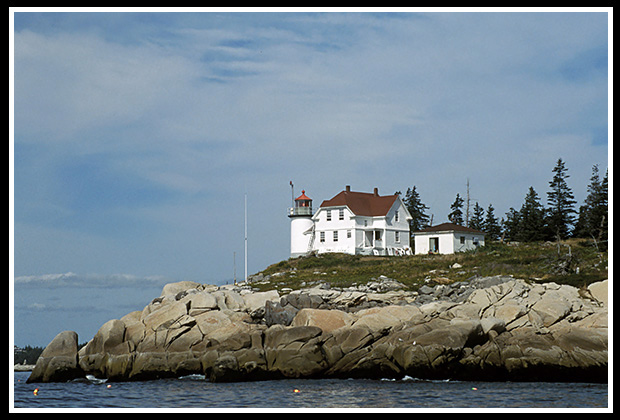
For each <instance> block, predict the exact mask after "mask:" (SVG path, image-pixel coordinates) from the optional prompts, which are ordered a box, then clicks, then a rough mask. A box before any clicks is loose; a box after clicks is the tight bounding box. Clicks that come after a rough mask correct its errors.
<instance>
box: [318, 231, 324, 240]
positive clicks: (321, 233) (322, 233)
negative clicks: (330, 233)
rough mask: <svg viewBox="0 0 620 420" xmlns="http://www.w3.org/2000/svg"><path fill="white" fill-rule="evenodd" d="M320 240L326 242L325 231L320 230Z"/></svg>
mask: <svg viewBox="0 0 620 420" xmlns="http://www.w3.org/2000/svg"><path fill="white" fill-rule="evenodd" d="M319 241H321V242H325V232H320V233H319Z"/></svg>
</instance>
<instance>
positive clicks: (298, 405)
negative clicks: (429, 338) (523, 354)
mask: <svg viewBox="0 0 620 420" xmlns="http://www.w3.org/2000/svg"><path fill="white" fill-rule="evenodd" d="M29 375H30V373H29V372H15V373H14V385H13V407H14V408H18V409H19V408H28V409H42V408H57V409H64V408H89V409H98V408H102V409H106V408H108V409H109V408H117V409H125V408H126V409H132V408H133V409H157V408H187V409H195V410H199V409H248V408H249V409H258V408H261V409H263V408H266V409H269V408H271V409H335V408H338V409H357V408H360V409H370V408H377V409H378V408H393V409H416V408H417V409H522V408H530V409H546V408H551V409H560V408H582V409H603V410H600V411H605V409H607V408H608V385H607V384H589V383H550V382H536V383H533V382H524V383H520V382H464V381H426V380H417V379H414V378H409V377H405V378H403V379H400V380H370V379H302V380H295V379H287V380H274V381H261V382H241V383H211V382H208V381H205V379H204V377H203V376H201V375H192V376H187V377H183V378H179V379H162V380H156V381H144V382H122V383H116V382H115V383H106V381H104V380H97V379H94V378H91V379H88V380H87V379H82V380H74V381H71V382H66V383H49V384H27V383H26V380H27V379H28V376H29ZM35 388H38V391H37V395H35V393H34V390H35ZM16 411H18V410H16Z"/></svg>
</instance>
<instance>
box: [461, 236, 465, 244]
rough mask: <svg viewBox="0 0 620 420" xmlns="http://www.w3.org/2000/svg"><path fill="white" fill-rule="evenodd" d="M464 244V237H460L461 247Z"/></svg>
mask: <svg viewBox="0 0 620 420" xmlns="http://www.w3.org/2000/svg"><path fill="white" fill-rule="evenodd" d="M464 243H465V237H464V236H461V245H463V244H464Z"/></svg>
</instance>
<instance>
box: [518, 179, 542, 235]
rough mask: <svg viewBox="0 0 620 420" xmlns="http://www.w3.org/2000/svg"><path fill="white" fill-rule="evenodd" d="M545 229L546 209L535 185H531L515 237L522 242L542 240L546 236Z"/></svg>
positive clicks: (520, 214)
mask: <svg viewBox="0 0 620 420" xmlns="http://www.w3.org/2000/svg"><path fill="white" fill-rule="evenodd" d="M544 229H545V210H544V208H543V207H542V205H541V204H540V202H539V198H538V194H537V193H536V191H535V190H534V187H530V189H529V191H528V193H527V195H526V196H525V202H524V203H523V206H521V210H520V211H519V222H518V225H517V229H516V235H515V238H514V239H516V240H517V241H522V242H531V241H540V240H543V239H544V238H545V232H544Z"/></svg>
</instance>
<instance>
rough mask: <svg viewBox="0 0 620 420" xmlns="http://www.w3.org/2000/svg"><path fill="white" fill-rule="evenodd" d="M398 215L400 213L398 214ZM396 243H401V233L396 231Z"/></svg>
mask: <svg viewBox="0 0 620 420" xmlns="http://www.w3.org/2000/svg"><path fill="white" fill-rule="evenodd" d="M396 214H398V213H396ZM394 241H395V242H400V232H398V231H396V232H394Z"/></svg>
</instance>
